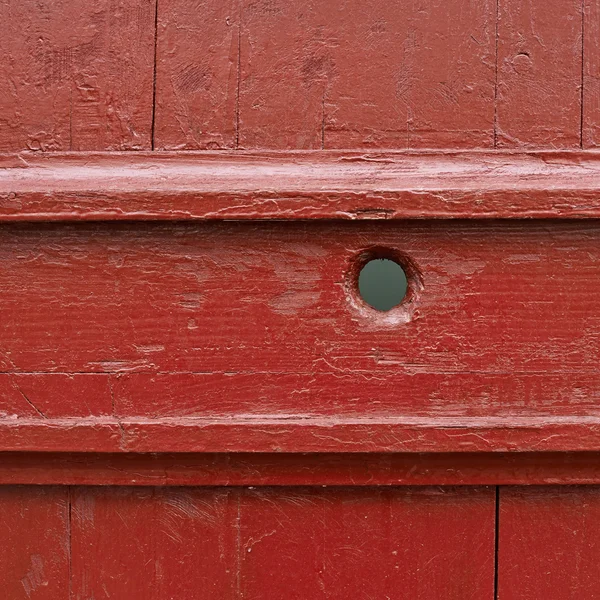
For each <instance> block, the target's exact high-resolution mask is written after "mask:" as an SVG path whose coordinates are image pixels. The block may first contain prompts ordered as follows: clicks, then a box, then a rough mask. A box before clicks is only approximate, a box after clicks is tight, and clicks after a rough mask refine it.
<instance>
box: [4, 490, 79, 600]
mask: <svg viewBox="0 0 600 600" xmlns="http://www.w3.org/2000/svg"><path fill="white" fill-rule="evenodd" d="M0 530H1V531H2V536H1V539H2V543H0V588H1V589H2V595H3V597H4V598H7V599H8V598H10V600H69V599H70V598H71V596H70V594H69V577H70V567H69V561H70V552H71V547H70V529H69V489H68V488H53V487H44V488H39V487H0Z"/></svg>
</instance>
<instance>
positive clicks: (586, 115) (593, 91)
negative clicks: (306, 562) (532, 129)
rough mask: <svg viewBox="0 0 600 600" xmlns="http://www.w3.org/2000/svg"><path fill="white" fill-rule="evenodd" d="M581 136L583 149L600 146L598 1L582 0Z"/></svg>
mask: <svg viewBox="0 0 600 600" xmlns="http://www.w3.org/2000/svg"><path fill="white" fill-rule="evenodd" d="M584 7H585V13H584V22H583V58H584V72H583V135H582V142H583V147H584V148H595V147H597V146H600V52H598V39H600V0H584Z"/></svg>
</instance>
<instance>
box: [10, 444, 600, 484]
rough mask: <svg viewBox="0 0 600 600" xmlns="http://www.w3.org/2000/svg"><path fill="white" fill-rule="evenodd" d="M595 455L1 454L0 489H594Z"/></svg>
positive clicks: (598, 476) (599, 470)
mask: <svg viewBox="0 0 600 600" xmlns="http://www.w3.org/2000/svg"><path fill="white" fill-rule="evenodd" d="M599 459H600V455H599V454H597V453H594V452H580V453H568V452H566V453H558V452H547V453H511V454H506V453H496V454H480V453H461V454H452V453H450V454H343V453H340V454H81V453H73V454H56V453H44V454H42V453H24V452H21V453H4V454H3V455H2V460H1V461H0V485H127V486H129V485H135V486H156V485H160V486H291V485H302V486H339V485H343V486H348V485H351V486H385V485H411V486H422V485H581V484H599V483H600V460H599Z"/></svg>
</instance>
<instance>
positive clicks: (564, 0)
mask: <svg viewBox="0 0 600 600" xmlns="http://www.w3.org/2000/svg"><path fill="white" fill-rule="evenodd" d="M498 6H499V19H498V57H497V61H498V74H497V109H496V110H497V127H496V142H497V145H498V146H499V147H512V148H522V147H545V148H577V147H579V145H580V141H581V140H580V137H581V116H582V103H581V98H582V85H583V82H582V60H583V55H582V53H583V42H582V36H583V31H582V23H583V19H582V2H581V0H533V1H530V2H520V1H518V0H516V1H515V0H500V1H499V5H498ZM589 53H590V55H592V54H594V53H595V52H594V48H593V47H591V48H589Z"/></svg>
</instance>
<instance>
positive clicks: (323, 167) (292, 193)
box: [0, 151, 600, 221]
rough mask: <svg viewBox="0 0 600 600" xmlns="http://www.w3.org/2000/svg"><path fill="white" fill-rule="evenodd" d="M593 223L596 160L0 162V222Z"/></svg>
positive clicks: (62, 157) (115, 157)
mask: <svg viewBox="0 0 600 600" xmlns="http://www.w3.org/2000/svg"><path fill="white" fill-rule="evenodd" d="M598 217H600V152H596V151H578V152H566V151H546V152H527V153H522V152H521V153H515V152H511V151H498V152H489V151H469V152H456V151H446V152H441V151H439V152H413V153H408V152H378V153H365V152H362V153H358V152H340V151H310V152H301V151H293V152H258V153H249V152H180V153H162V152H154V153H149V152H139V153H137V152H136V153H134V152H131V153H69V154H63V153H56V154H53V153H52V154H40V153H22V154H19V155H14V156H2V157H0V221H98V220H157V221H160V220H233V219H235V220H243V219H259V220H260V219H265V220H267V219H277V220H294V219H350V220H360V219H375V220H378V219H381V220H383V219H415V218H421V219H430V218H431V219H459V218H477V219H496V218H502V219H505V218H516V219H520V218H540V219H541V218H598Z"/></svg>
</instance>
